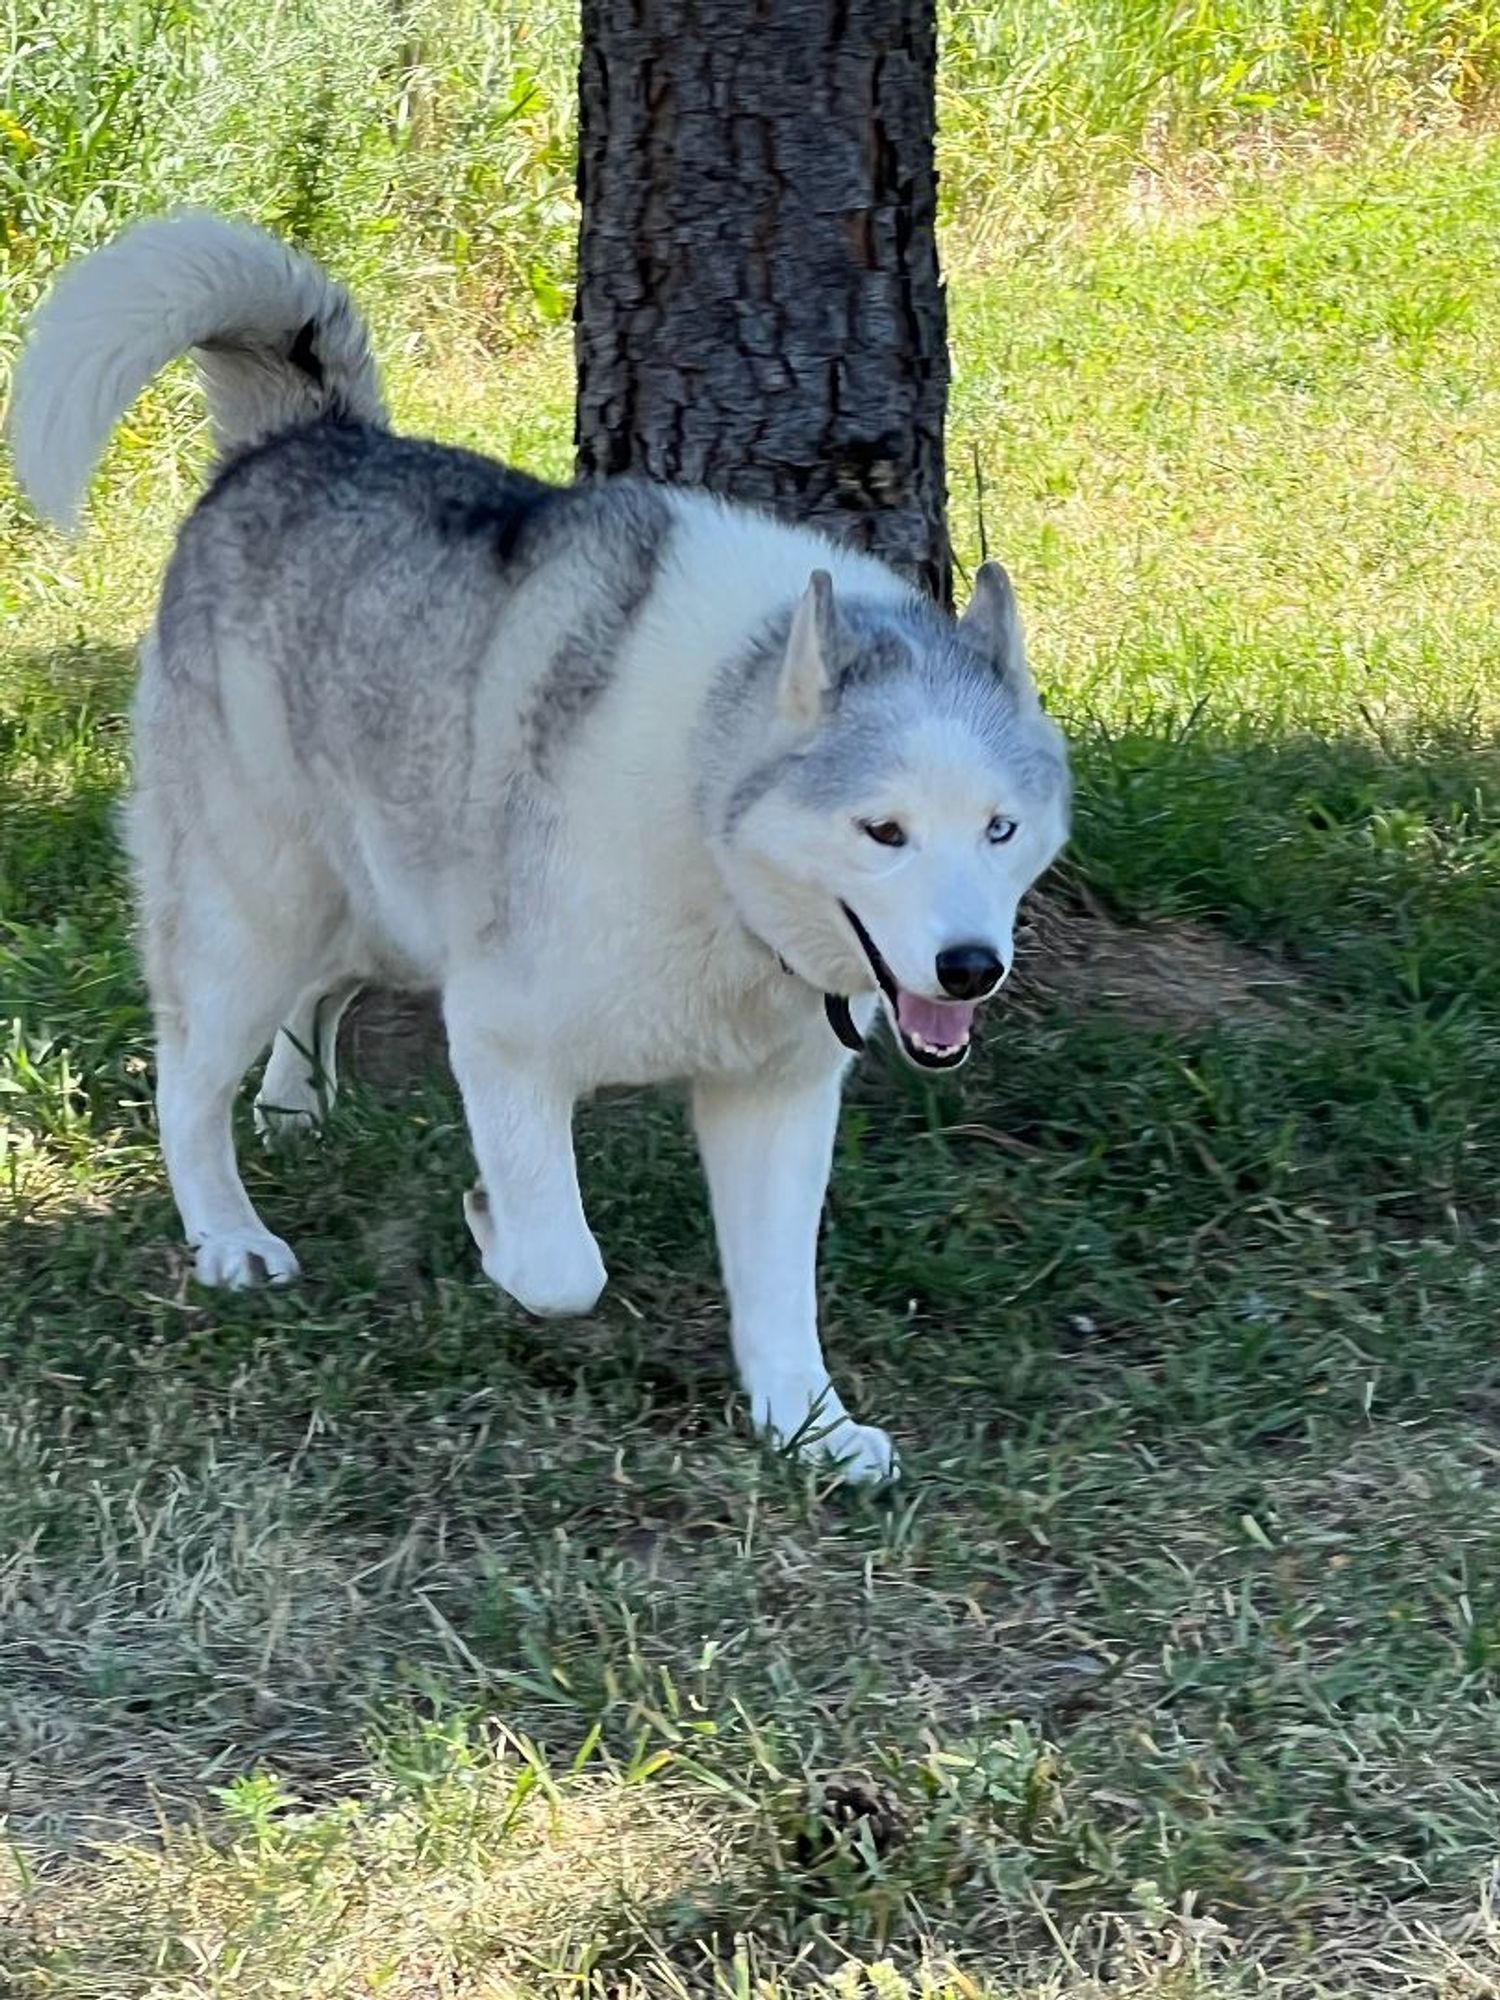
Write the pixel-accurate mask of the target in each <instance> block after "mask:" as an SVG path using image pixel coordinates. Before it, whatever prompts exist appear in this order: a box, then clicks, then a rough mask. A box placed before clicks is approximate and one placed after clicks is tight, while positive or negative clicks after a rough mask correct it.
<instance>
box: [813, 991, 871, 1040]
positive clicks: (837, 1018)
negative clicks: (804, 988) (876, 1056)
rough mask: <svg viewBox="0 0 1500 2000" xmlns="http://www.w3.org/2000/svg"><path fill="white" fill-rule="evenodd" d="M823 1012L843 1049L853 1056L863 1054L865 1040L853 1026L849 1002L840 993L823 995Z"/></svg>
mask: <svg viewBox="0 0 1500 2000" xmlns="http://www.w3.org/2000/svg"><path fill="white" fill-rule="evenodd" d="M823 1012H824V1013H825V1014H826V1015H827V1016H828V1025H829V1027H830V1028H832V1030H833V1032H834V1033H835V1034H836V1035H837V1036H838V1038H839V1040H840V1041H841V1042H842V1043H843V1045H844V1047H845V1048H846V1049H848V1050H849V1051H850V1052H851V1053H852V1054H854V1055H862V1054H863V1053H864V1046H865V1038H864V1036H863V1035H862V1034H861V1033H860V1032H859V1030H858V1028H856V1027H855V1025H854V1016H853V1015H852V1014H851V1013H850V1012H849V1002H848V1001H847V1000H846V999H845V998H844V996H843V994H842V993H825V994H824V995H823Z"/></svg>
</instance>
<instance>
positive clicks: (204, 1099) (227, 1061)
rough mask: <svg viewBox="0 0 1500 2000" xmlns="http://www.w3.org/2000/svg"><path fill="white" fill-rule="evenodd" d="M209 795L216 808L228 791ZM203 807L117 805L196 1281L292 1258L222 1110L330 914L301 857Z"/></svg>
mask: <svg viewBox="0 0 1500 2000" xmlns="http://www.w3.org/2000/svg"><path fill="white" fill-rule="evenodd" d="M211 803H212V805H213V806H215V807H217V809H218V811H219V813H220V814H221V815H223V816H225V817H226V818H227V814H228V810H229V804H230V801H229V799H228V797H227V788H225V790H224V791H221V792H220V793H219V794H218V795H217V797H215V798H214V799H213V800H212V801H211ZM189 812H191V813H192V814H193V815H194V816H195V818H194V820H189V818H188V814H189ZM206 818H207V813H206V812H205V810H204V809H203V799H202V795H201V794H198V793H192V794H189V795H188V796H187V798H186V799H184V798H183V797H182V796H181V795H180V794H179V793H177V792H175V791H174V790H173V789H172V788H170V787H150V788H147V789H143V790H142V791H138V792H137V795H136V797H135V799H134V800H133V801H132V805H131V810H130V815H129V835H130V845H131V849H132V852H133V855H134V859H135V863H136V875H137V881H138V884H139V888H140V899H141V914H142V918H143V926H142V928H143V943H144V946H145V968H146V981H147V985H148V986H149V988H150V991H151V1002H152V1009H153V1012H154V1014H155V1017H156V1035H157V1043H156V1070H157V1081H156V1107H157V1123H158V1127H159V1131H160V1135H161V1148H162V1157H163V1159H164V1161H165V1163H166V1169H167V1177H168V1179H169V1180H170V1182H171V1184H172V1193H173V1195H174V1196H175V1198H176V1201H177V1209H178V1213H179V1214H180V1215H181V1217H182V1226H183V1230H184V1232H185V1234H186V1236H187V1240H188V1242H189V1244H190V1245H191V1246H192V1248H193V1249H194V1250H195V1251H196V1252H197V1275H198V1277H199V1278H200V1279H201V1281H202V1282H203V1283H204V1284H208V1285H229V1286H235V1287H241V1286H246V1285H253V1284H258V1283H260V1282H261V1281H262V1280H264V1279H269V1280H270V1281H271V1282H272V1283H273V1284H285V1283H287V1282H288V1281H289V1280H290V1279H292V1278H294V1277H295V1276H296V1275H297V1260H296V1258H295V1257H294V1256H293V1255H292V1253H291V1251H290V1250H289V1249H288V1248H287V1246H286V1244H285V1243H283V1242H282V1241H281V1239H280V1238H279V1237H277V1236H273V1235H272V1233H271V1231H270V1230H269V1229H267V1228H266V1226H265V1224H264V1223H263V1222H262V1221H261V1219H260V1217H259V1216H258V1215H257V1214H256V1212H255V1209H254V1208H253V1206H252V1205H251V1202H250V1197H249V1195H248V1194H247V1193H246V1192H245V1185H244V1182H243V1181H242V1180H241V1179H240V1172H239V1167H238V1164H237V1163H236V1160H235V1154H234V1137H233V1132H232V1129H231V1116H232V1112H233V1108H234V1099H235V1094H236V1092H237V1091H238V1089H239V1086H240V1083H241V1081H242V1079H243V1077H244V1074H245V1071H246V1070H247V1069H248V1068H249V1066H250V1064H251V1063H252V1062H253V1061H254V1060H255V1058H256V1057H257V1056H258V1055H259V1054H260V1053H261V1051H262V1050H263V1049H264V1048H265V1047H266V1046H267V1044H268V1043H269V1042H270V1040H271V1037H272V1035H273V1034H274V1033H275V1032H276V1028H277V1024H278V1023H279V1022H280V1021H282V1020H284V1019H286V1018H287V1017H288V1015H289V1013H290V1011H291V1010H292V1009H293V1008H294V1007H295V1004H296V1001H297V996H298V995H299V994H300V993H301V992H302V991H303V990H304V989H305V988H306V986H307V984H308V982H309V979H310V977H311V976H312V974H313V973H314V971H315V970H316V969H317V967H318V966H319V964H321V963H326V961H327V952H328V939H329V938H330V936H333V935H336V933H337V925H338V919H339V915H340V911H339V906H338V900H337V896H336V894H335V893H334V891H333V889H332V887H331V885H330V884H329V882H328V881H327V880H326V878H325V879H323V880H319V879H318V873H317V869H316V863H315V860H314V859H313V858H312V857H308V856H306V855H305V854H299V853H297V852H296V850H295V849H293V848H292V847H291V845H290V843H287V844H284V845H282V846H278V845H276V844H274V843H273V842H270V841H266V842H263V843H259V844H257V843H256V842H255V841H254V832H255V827H254V822H253V821H251V820H250V819H249V818H248V816H241V817H240V818H239V820H238V821H237V822H236V823H234V824H233V825H229V826H227V827H225V828H220V827H215V826H213V825H212V824H211V823H210V824H207V825H206V824H205V823H204V822H205V820H206ZM185 822H186V823H187V824H189V825H191V826H192V834H191V836H189V834H187V833H185V832H184V823H185ZM195 822H196V823H195ZM221 833H227V834H233V835H234V836H235V839H234V840H230V839H228V838H214V836H215V835H218V834H221Z"/></svg>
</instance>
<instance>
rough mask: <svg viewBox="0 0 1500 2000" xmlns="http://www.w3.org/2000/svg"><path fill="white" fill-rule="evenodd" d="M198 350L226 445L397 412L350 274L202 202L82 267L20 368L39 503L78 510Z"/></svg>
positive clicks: (22, 417) (21, 472)
mask: <svg viewBox="0 0 1500 2000" xmlns="http://www.w3.org/2000/svg"><path fill="white" fill-rule="evenodd" d="M189 351H191V353H192V356H193V360H194V362H195V364H196V365H197V369H198V373H199V375H200V377H201V378H202V381H203V387H204V390H205V393H206V394H207V397H208V405H209V411H210V414H211V416H212V418H213V425H214V436H215V438H216V440H217V442H218V445H219V449H220V451H221V452H225V453H231V452H236V451H242V450H244V449H245V448H246V447H247V446H249V445H253V444H258V443H259V442H260V441H261V440H262V439H265V438H268V437H273V436H275V434H276V433H277V432H278V431H283V430H290V429H292V428H293V427H294V426H295V425H297V424H304V423H310V422H311V421H312V420H313V419H314V418H317V417H320V416H326V415H333V414H341V415H345V416H347V417H350V418H353V419H358V420H361V421H363V422H366V423H384V421H385V403H384V399H383V398H382V396H381V393H380V379H379V376H378V374H377V373H376V369H375V363H374V361H373V360H372V358H371V355H370V346H369V335H368V332H367V329H366V327H365V323H364V321H363V319H362V318H361V317H360V314H359V311H358V310H357V308H356V307H355V305H354V302H353V300H352V299H351V298H350V296H349V294H348V293H347V292H346V291H345V290H344V287H343V286H342V285H340V284H338V283H336V282H335V280H334V279H332V278H330V277H329V276H328V274H327V272H326V271H323V270H320V269H319V267H318V265H316V264H315V263H314V262H313V261H312V259H311V258H310V257H305V256H303V255H302V253H301V252H300V251H297V250H292V249H289V248H288V247H287V245H286V244H284V243H279V242H277V240H276V238H275V237H273V236H267V235H266V234H265V233H264V231H262V230H259V229H251V228H249V227H248V226H246V225H245V224H243V223H236V222H226V221H224V220H223V219H222V218H221V217H219V216H216V215H207V214H203V213H201V212H197V211H193V210H187V211H184V212H182V213H180V214H177V215H173V216H167V217H165V218H163V219H161V220H157V221H151V222H141V223H137V224H136V226H135V227H134V228H133V229H128V230H126V232H125V233H124V235H123V236H119V237H117V238H116V239H115V241H114V242H113V243H108V244H106V245H105V247H104V248H103V249H102V250H96V251H94V252H93V254H92V255H91V256H87V257H84V258H82V259H81V260H80V261H79V262H78V263H76V264H74V265H72V266H70V267H69V269H68V270H66V271H65V272H64V273H63V275H62V277H61V278H60V279H59V280H58V281H57V283H56V285H54V287H53V288H52V291H51V292H50V293H49V294H48V296H47V298H46V299H45V300H44V301H43V303H42V305H41V307H40V309H39V310H38V312H37V314H36V316H35V318H34V319H33V320H32V323H31V327H30V330H29V335H28V339H27V342H26V346H25V349H24V351H23V353H22V355H21V359H20V362H19V364H18V366H17V369H16V375H15V382H14V386H13V395H12V402H11V419H10V436H11V446H12V450H13V452H14V454H15V463H16V473H17V477H18V478H19V480H20V482H21V485H22V487H23V488H24V489H25V491H26V492H27V493H28V494H29V495H30V496H31V499H32V501H33V503H34V504H35V506H36V507H37V509H38V511H39V512H40V513H43V514H46V515H48V516H50V518H51V519H53V520H54V521H57V522H59V523H60V524H61V525H63V526H65V527H66V526H70V525H71V524H72V522H73V520H74V518H75V517H76V515H77V512H78V506H79V502H80V501H81V500H82V498H83V495H84V492H85V490H86V489H87V486H88V482H89V474H90V473H91V472H92V471H93V469H94V465H95V463H96V461H97V460H98V457H99V454H100V453H101V452H102V451H103V449H104V446H105V443H106V442H107V440H108V438H109V434H110V432H111V431H112V430H113V429H114V427H115V425H116V424H117V423H118V422H119V420H120V418H121V417H122V416H123V415H124V414H125V412H126V410H127V409H128V408H129V407H130V405H131V403H132V402H134V400H135V398H136V396H137V395H138V394H139V393H140V391H141V390H142V389H143V388H144V387H145V386H146V384H147V383H148V382H149V381H150V380H151V378H152V376H153V375H155V374H156V373H157V372H158V370H160V369H162V368H164V367H165V366H166V364H167V363H168V362H169V361H171V360H173V359H174V358H175V357H176V356H177V355H179V354H186V353H188V352H189Z"/></svg>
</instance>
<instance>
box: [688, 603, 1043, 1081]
mask: <svg viewBox="0 0 1500 2000" xmlns="http://www.w3.org/2000/svg"><path fill="white" fill-rule="evenodd" d="M776 672H777V679H776V688H775V720H774V722H773V723H772V725H771V736H770V738H769V739H768V741H767V743H766V744H765V745H764V746H763V748H764V750H765V754H764V755H762V756H761V757H760V759H759V761H758V762H757V763H756V764H755V765H754V766H753V767H752V768H751V769H749V770H747V771H744V772H742V773H740V774H739V777H738V780H737V782H736V783H735V785H734V786H733V787H732V788H731V791H730V794H729V797H728V801H727V809H726V811H725V813H724V815H723V818H722V820H721V829H720V840H719V842H718V848H719V854H720V861H721V865H722V867H723V868H724V871H725V874H726V877H727V879H728V881H729V885H730V888H731V890H732V892H733V893H734V895H735V896H736V899H737V900H738V902H739V904H740V907H741V909H742V911H743V912H744V915H745V919H746V922H747V923H748V924H749V925H750V927H751V928H752V929H753V930H755V931H756V932H757V933H758V935H760V936H761V937H762V938H764V940H765V941H766V943H768V944H770V945H771V946H773V947H774V949H775V950H776V951H778V952H779V953H780V954H781V956H782V957H783V959H785V961H786V962H787V964H788V965H790V966H791V967H792V969H793V971H795V972H796V973H798V974H799V975H800V976H801V977H803V978H804V979H806V980H808V981H809V982H810V983H811V984H813V985H815V986H819V987H821V988H822V989H823V990H824V991H825V992H829V993H836V994H846V995H852V994H856V993H861V992H869V990H870V989H871V987H872V986H874V987H876V988H877V989H878V990H879V992H880V994H881V996H882V998H883V1000H884V1002H885V1007H886V1011H887V1013H888V1014H889V1016H890V1019H891V1023H892V1026H893V1028H894V1029H895V1032H896V1035H897V1039H898V1041H899V1042H900V1045H901V1047H902V1049H903V1051H904V1052H905V1054H906V1055H907V1056H908V1058H909V1059H910V1060H911V1061H912V1062H914V1063H916V1064H918V1065H919V1066H921V1067H922V1068H925V1069H945V1068H952V1067H954V1066H955V1065H957V1064H958V1063H960V1062H962V1061H963V1059H964V1056H965V1055H966V1054H967V1052H968V1046H969V1035H970V1030H971V1027H972V1024H973V1020H974V1014H975V1009H976V1008H977V1006H978V1005H979V1004H980V1003H981V1002H982V1001H983V1000H985V999H987V998H988V997H989V995H990V994H992V993H993V992H995V990H996V989H997V988H998V987H999V985H1000V984H1001V982H1002V980H1004V978H1005V977H1006V975H1007V973H1008V972H1009V971H1010V966H1011V957H1012V949H1013V947H1012V932H1013V927H1014V923H1015V917H1016V908H1017V905H1018V904H1019V902H1020V900H1021V898H1022V896H1023V895H1024V894H1025V892H1026V891H1027V889H1029V888H1030V887H1031V885H1032V883H1033V882H1034V881H1035V880H1036V879H1037V877H1038V876H1039V875H1040V874H1041V873H1042V872H1043V870H1044V869H1046V868H1047V867H1048V866H1049V865H1050V864H1051V863H1052V861H1053V860H1055V858H1056V856H1057V854H1058V852H1059V850H1060V849H1061V848H1062V846H1063V843H1064V841H1065V840H1066V838H1067V833H1068V808H1069V792H1070V787H1069V778H1068V764H1067V754H1066V750H1065V747H1064V744H1063V739H1062V736H1061V734H1060V732H1059V731H1058V729H1057V727H1056V725H1055V724H1054V723H1052V722H1051V721H1050V720H1049V719H1048V718H1047V716H1046V715H1045V714H1044V713H1043V710H1042V707H1041V704H1040V702H1039V700H1038V698H1037V693H1036V689H1035V686H1034V685H1033V683H1032V679H1031V674H1030V671H1029V669H1028V667H1027V664H1026V650H1025V644H1024V640H1023V637H1022V632H1021V623H1020V619H1019V616H1018V615H1017V611H1016V605H1015V597H1014V594H1013V592H1012V590H1011V586H1010V581H1009V579H1008V577H1007V576H1006V574H1005V572H1004V570H1002V569H1001V568H1000V567H999V565H998V564H995V563H986V564H985V565H984V567H983V568H982V569H981V570H980V572H979V575H978V577H977V579H976V581H975V585H974V593H973V597H972V599H971V601H970V604H969V607H968V609H967V611H965V613H964V615H963V616H962V618H960V619H958V620H956V621H955V620H953V619H951V618H947V617H945V616H944V615H943V614H942V613H941V612H939V611H937V610H936V609H934V608H930V607H928V606H925V605H923V604H920V603H918V602H915V601H910V602H906V603H901V602H896V603H886V602H880V603H876V602H871V601H867V600H863V599H859V598H850V599H848V600H847V601H836V600H835V597H834V592H833V587H832V584H831V582H830V580H829V578H828V576H827V574H826V573H825V572H824V571H821V570H819V571H817V572H815V573H814V575H813V578H812V580H811V582H810V584H809V585H808V588H807V592H806V594H805V596H804V597H803V598H802V600H801V602H800V604H799V605H798V607H797V611H796V614H795V616H794V618H793V620H792V623H791V629H790V634H789V636H788V638H787V640H786V644H785V647H784V650H783V652H782V654H781V657H780V659H779V663H778V665H777V669H776Z"/></svg>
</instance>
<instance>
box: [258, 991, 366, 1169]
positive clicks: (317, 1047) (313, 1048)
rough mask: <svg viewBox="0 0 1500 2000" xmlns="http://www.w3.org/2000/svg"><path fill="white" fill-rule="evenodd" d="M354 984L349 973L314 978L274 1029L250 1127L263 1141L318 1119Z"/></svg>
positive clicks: (332, 1083) (329, 1099) (331, 1090)
mask: <svg viewBox="0 0 1500 2000" xmlns="http://www.w3.org/2000/svg"><path fill="white" fill-rule="evenodd" d="M360 985H361V981H360V980H358V979H356V978H353V977H352V976H351V977H350V978H347V979H339V980H333V981H329V980H320V981H318V982H317V983H316V984H314V985H312V986H309V987H307V988H306V989H305V991H304V992H303V993H302V994H301V995H300V996H299V998H298V1000H297V1003H296V1005H295V1006H294V1007H293V1008H292V1011H291V1013H290V1014H289V1015H288V1016H287V1018H286V1019H285V1020H284V1021H283V1022H282V1024H281V1026H280V1027H279V1028H278V1029H277V1031H276V1040H275V1041H274V1042H273V1043H272V1045H271V1056H270V1060H269V1061H268V1062H267V1064H266V1073H265V1075H264V1076H263V1077H262V1079H261V1085H260V1089H259V1091H258V1092H257V1093H256V1098H255V1129H256V1130H257V1131H258V1132H259V1133H260V1135H261V1137H262V1138H263V1139H265V1140H266V1141H268V1142H269V1143H271V1144H275V1143H277V1142H278V1141H280V1140H282V1139H289V1138H300V1137H302V1136H303V1135H304V1134H306V1133H308V1132H310V1131H312V1130H313V1129H314V1128H315V1127H316V1126H318V1125H320V1124H321V1123H322V1122H323V1118H324V1115H325V1113H326V1112H327V1110H328V1108H329V1107H330V1105H331V1104H332V1103H333V1100H334V1095H335V1092H336V1090H337V1088H338V1074H337V1066H338V1041H339V1023H340V1022H341V1021H342V1020H343V1018H344V1015H345V1012H346V1011H347V1009H348V1006H349V1003H350V1001H351V1000H352V999H353V998H354V996H355V994H356V993H358V991H359V989H360Z"/></svg>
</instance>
